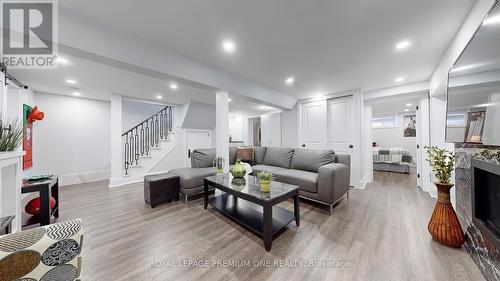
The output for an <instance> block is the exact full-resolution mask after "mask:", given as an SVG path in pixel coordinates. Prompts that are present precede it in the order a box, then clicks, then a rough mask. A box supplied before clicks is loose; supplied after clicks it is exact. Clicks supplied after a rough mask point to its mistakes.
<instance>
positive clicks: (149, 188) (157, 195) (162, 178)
mask: <svg viewBox="0 0 500 281" xmlns="http://www.w3.org/2000/svg"><path fill="white" fill-rule="evenodd" d="M179 192H180V187H179V176H176V175H171V174H159V175H152V176H145V177H144V201H146V204H148V205H149V206H150V207H151V208H154V207H156V206H158V205H159V204H161V203H164V202H170V201H172V200H175V201H177V200H179Z"/></svg>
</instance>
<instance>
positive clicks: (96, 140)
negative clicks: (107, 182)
mask: <svg viewBox="0 0 500 281" xmlns="http://www.w3.org/2000/svg"><path fill="white" fill-rule="evenodd" d="M35 102H36V105H38V106H39V108H40V110H41V111H43V112H45V118H44V119H43V120H42V121H37V122H35V123H34V130H33V167H32V168H31V169H28V170H26V171H25V172H24V176H32V175H38V174H53V173H55V174H59V175H60V176H61V177H60V184H61V185H66V184H74V183H79V182H85V181H95V180H104V179H107V178H108V177H109V166H110V153H109V147H110V133H109V132H110V103H109V102H104V101H97V100H89V99H82V98H74V97H68V96H60V95H50V94H41V93H36V94H35Z"/></svg>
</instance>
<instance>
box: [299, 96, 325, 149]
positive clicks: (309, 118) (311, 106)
mask: <svg viewBox="0 0 500 281" xmlns="http://www.w3.org/2000/svg"><path fill="white" fill-rule="evenodd" d="M301 111H302V112H301V119H302V120H301V138H302V147H305V148H309V149H325V148H326V147H327V144H326V129H327V122H326V119H327V118H326V117H327V116H326V101H317V102H310V103H304V104H302V110H301Z"/></svg>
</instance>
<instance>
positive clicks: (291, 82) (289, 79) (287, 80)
mask: <svg viewBox="0 0 500 281" xmlns="http://www.w3.org/2000/svg"><path fill="white" fill-rule="evenodd" d="M294 82H295V78H293V77H288V78H287V79H286V80H285V84H287V85H288V86H291V85H293V83H294Z"/></svg>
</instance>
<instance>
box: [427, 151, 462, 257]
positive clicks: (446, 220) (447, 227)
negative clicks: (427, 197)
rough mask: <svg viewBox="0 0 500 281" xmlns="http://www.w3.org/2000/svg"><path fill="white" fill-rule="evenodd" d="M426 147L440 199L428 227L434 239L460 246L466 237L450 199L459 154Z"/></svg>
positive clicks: (446, 244) (441, 242) (449, 245)
mask: <svg viewBox="0 0 500 281" xmlns="http://www.w3.org/2000/svg"><path fill="white" fill-rule="evenodd" d="M425 149H426V150H427V162H429V164H430V166H431V168H432V171H433V172H434V176H435V177H436V180H437V182H436V183H435V184H436V187H437V190H438V199H437V202H436V206H435V207H434V212H433V213H432V217H431V220H430V221H429V225H428V227H427V229H428V230H429V233H430V234H431V236H432V239H433V240H435V241H437V242H438V243H440V244H443V245H445V246H448V247H454V248H460V247H461V246H462V244H463V243H464V242H465V237H464V233H463V231H462V227H461V226H460V222H459V221H458V218H457V214H456V213H455V210H454V209H453V206H452V205H451V201H450V190H451V188H452V187H453V184H452V183H451V175H452V173H453V171H454V169H455V164H456V158H457V154H456V153H455V152H451V151H448V150H446V149H444V148H439V147H437V146H431V147H428V146H426V147H425Z"/></svg>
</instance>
